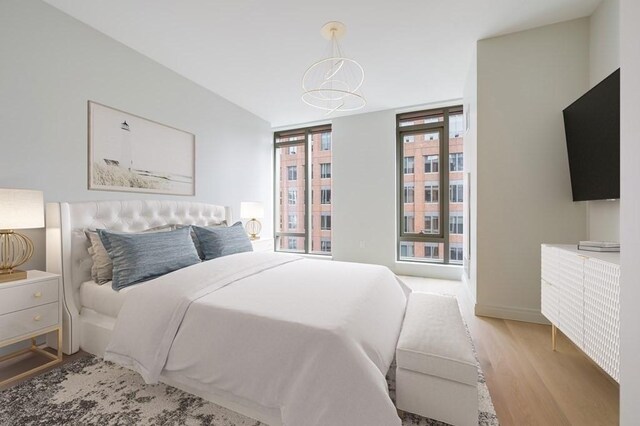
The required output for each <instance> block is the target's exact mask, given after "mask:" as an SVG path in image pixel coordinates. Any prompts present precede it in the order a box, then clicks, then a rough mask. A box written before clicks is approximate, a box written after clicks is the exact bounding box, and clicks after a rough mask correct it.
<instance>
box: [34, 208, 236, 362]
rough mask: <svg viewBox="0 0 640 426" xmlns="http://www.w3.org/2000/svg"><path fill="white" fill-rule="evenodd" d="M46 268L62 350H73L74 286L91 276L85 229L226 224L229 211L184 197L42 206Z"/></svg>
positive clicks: (76, 346) (75, 342)
mask: <svg viewBox="0 0 640 426" xmlns="http://www.w3.org/2000/svg"><path fill="white" fill-rule="evenodd" d="M46 217H47V220H46V222H47V271H49V272H53V273H56V274H59V275H60V276H61V277H62V284H63V293H64V308H63V315H62V316H63V351H64V352H65V353H67V354H70V353H74V352H76V351H78V349H79V344H80V342H79V330H78V328H79V327H78V326H77V325H78V324H79V321H78V316H79V314H80V313H79V309H80V300H79V290H80V285H81V284H82V283H83V282H85V281H88V280H90V279H91V264H92V261H91V257H90V256H89V253H88V251H87V248H88V247H89V242H88V240H87V237H86V235H85V233H84V231H85V229H96V228H103V229H110V230H113V231H121V232H137V231H143V230H145V229H149V228H153V227H157V226H161V225H167V224H185V225H203V226H206V225H214V224H220V223H221V222H223V221H225V220H226V221H227V223H229V224H230V223H231V221H232V218H231V209H230V208H228V207H222V206H216V205H212V204H203V203H192V202H185V201H155V200H140V201H92V202H80V203H49V204H47V216H46Z"/></svg>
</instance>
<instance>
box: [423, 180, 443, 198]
mask: <svg viewBox="0 0 640 426" xmlns="http://www.w3.org/2000/svg"><path fill="white" fill-rule="evenodd" d="M439 194H440V190H439V187H438V184H437V183H435V184H434V183H425V184H424V202H425V203H437V202H439V201H440V195H439Z"/></svg>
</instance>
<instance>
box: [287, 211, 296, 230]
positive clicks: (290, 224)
mask: <svg viewBox="0 0 640 426" xmlns="http://www.w3.org/2000/svg"><path fill="white" fill-rule="evenodd" d="M297 227H298V216H296V215H295V214H290V215H289V216H288V218H287V229H289V230H291V229H296V228H297Z"/></svg>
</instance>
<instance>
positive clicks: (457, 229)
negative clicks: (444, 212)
mask: <svg viewBox="0 0 640 426" xmlns="http://www.w3.org/2000/svg"><path fill="white" fill-rule="evenodd" d="M462 227H463V225H462V215H461V214H456V215H452V216H449V233H450V234H462V231H463V229H462Z"/></svg>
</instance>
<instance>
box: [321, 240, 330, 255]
mask: <svg viewBox="0 0 640 426" xmlns="http://www.w3.org/2000/svg"><path fill="white" fill-rule="evenodd" d="M320 251H322V252H325V253H331V240H327V239H324V238H323V239H322V240H320Z"/></svg>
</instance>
